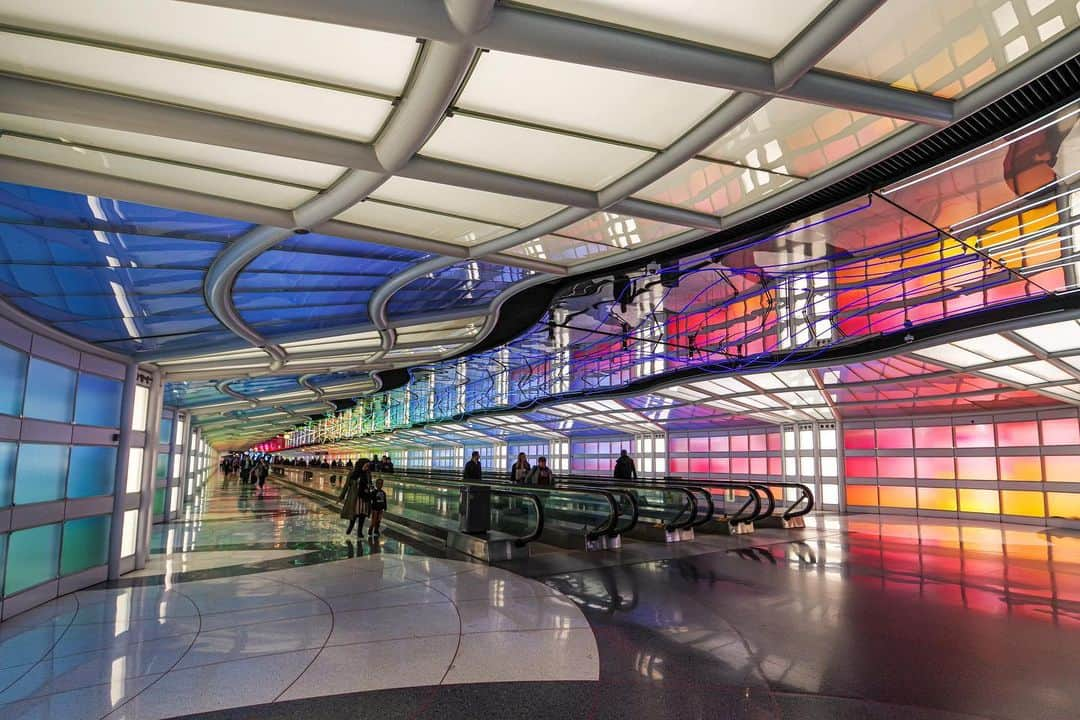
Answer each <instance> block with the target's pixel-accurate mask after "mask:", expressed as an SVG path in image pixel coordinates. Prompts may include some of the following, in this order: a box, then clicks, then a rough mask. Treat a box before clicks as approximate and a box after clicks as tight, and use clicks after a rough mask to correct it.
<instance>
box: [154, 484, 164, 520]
mask: <svg viewBox="0 0 1080 720" xmlns="http://www.w3.org/2000/svg"><path fill="white" fill-rule="evenodd" d="M164 512H165V488H158V489H157V490H154V514H155V515H161V514H162V513H164Z"/></svg>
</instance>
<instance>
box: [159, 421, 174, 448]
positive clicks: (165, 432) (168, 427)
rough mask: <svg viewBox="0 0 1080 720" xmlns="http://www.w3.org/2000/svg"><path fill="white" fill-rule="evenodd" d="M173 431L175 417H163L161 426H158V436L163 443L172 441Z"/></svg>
mask: <svg viewBox="0 0 1080 720" xmlns="http://www.w3.org/2000/svg"><path fill="white" fill-rule="evenodd" d="M172 431H173V419H172V418H171V417H163V418H161V427H160V428H158V438H159V439H160V442H161V444H162V445H167V444H169V443H171V442H172Z"/></svg>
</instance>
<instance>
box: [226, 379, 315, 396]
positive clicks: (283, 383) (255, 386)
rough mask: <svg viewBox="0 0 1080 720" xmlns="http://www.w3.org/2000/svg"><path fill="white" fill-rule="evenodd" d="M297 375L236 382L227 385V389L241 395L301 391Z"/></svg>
mask: <svg viewBox="0 0 1080 720" xmlns="http://www.w3.org/2000/svg"><path fill="white" fill-rule="evenodd" d="M298 378H299V376H298V375H294V376H291V377H266V378H250V379H247V380H237V381H236V382H231V383H229V388H230V389H232V390H234V391H236V392H238V393H240V394H241V395H264V394H267V393H275V392H288V391H290V390H303V389H304V388H303V387H301V385H300V383H299V382H298Z"/></svg>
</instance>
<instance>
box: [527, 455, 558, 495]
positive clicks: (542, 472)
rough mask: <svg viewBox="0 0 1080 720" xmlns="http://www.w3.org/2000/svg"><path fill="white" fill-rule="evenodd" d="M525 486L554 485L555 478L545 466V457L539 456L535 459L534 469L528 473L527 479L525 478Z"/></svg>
mask: <svg viewBox="0 0 1080 720" xmlns="http://www.w3.org/2000/svg"><path fill="white" fill-rule="evenodd" d="M525 484H526V485H543V486H548V487H550V486H552V485H554V484H555V477H554V476H553V475H552V473H551V468H549V467H548V465H547V458H546V457H544V456H540V457H538V458H536V467H534V468H533V469H532V470H530V471H529V475H528V477H526V478H525Z"/></svg>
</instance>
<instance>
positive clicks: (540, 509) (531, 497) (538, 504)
mask: <svg viewBox="0 0 1080 720" xmlns="http://www.w3.org/2000/svg"><path fill="white" fill-rule="evenodd" d="M290 469H292V470H303V471H304V472H312V471H318V472H319V473H320V474H338V473H331V472H330V469H327V468H290V467H289V466H287V465H286V466H283V469H282V473H281V475H282V476H284V475H285V472H284V471H285V470H290ZM301 477H303V475H301ZM390 481H391V482H393V476H391V480H390ZM403 481H404V480H403ZM408 482H411V483H415V484H417V485H423V486H425V487H435V488H439V489H442V490H446V489H450V488H460V486H461V483H458V482H433V481H429V480H417V479H414V478H409V479H408ZM491 491H492V493H493V494H498V495H506V496H510V497H517V498H524V499H526V500H528V501H529V502H531V503H532V504H533V507H534V508H535V509H536V528H535V529H534V530H533V532H531V533H529V534H528V535H522V536H519V537H515V538H514V544H515V545H517V546H518V547H524V546H525V545H527V544H529V543H530V542H532V541H533V540H536V539H537V538H538V537H540V535H541V533H543V532H544V505H543V501H541V499H540V498H539V496H537V495H535V494H533V493H530V492H526V491H522V490H508V489H502V488H492V489H491Z"/></svg>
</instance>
